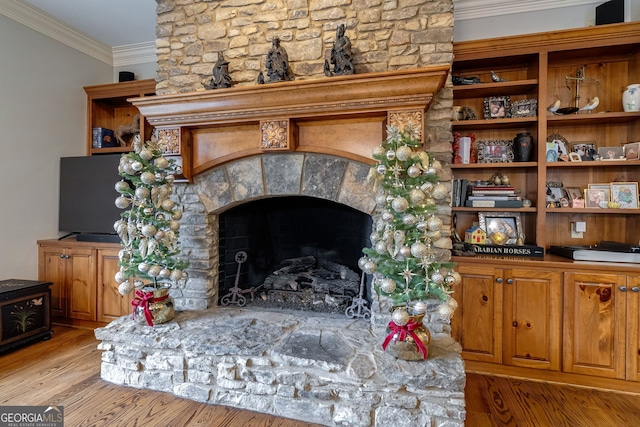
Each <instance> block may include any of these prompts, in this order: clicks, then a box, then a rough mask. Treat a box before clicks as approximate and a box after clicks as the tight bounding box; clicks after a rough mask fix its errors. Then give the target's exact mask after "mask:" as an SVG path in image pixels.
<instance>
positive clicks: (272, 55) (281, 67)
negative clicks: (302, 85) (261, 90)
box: [258, 37, 295, 84]
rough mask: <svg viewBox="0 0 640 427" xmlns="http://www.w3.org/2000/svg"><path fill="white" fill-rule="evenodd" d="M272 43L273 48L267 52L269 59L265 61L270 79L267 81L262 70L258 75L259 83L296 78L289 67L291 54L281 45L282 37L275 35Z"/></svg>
mask: <svg viewBox="0 0 640 427" xmlns="http://www.w3.org/2000/svg"><path fill="white" fill-rule="evenodd" d="M271 43H272V46H271V49H269V52H267V59H266V60H265V62H264V65H265V67H266V68H267V76H268V77H269V80H268V81H265V79H264V76H263V74H262V72H261V73H260V75H259V76H258V84H263V83H275V82H286V81H291V80H295V76H294V75H293V73H292V72H291V70H290V69H289V55H287V51H286V50H285V49H284V47H282V46H280V38H278V37H274V38H273V40H271Z"/></svg>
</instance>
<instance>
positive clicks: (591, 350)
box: [563, 272, 627, 378]
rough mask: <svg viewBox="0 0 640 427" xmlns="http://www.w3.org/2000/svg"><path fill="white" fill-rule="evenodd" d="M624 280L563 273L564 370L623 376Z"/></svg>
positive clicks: (624, 330)
mask: <svg viewBox="0 0 640 427" xmlns="http://www.w3.org/2000/svg"><path fill="white" fill-rule="evenodd" d="M626 279H627V278H626V276H623V275H616V274H592V273H573V272H567V273H565V283H564V292H565V294H564V304H565V319H564V351H563V353H564V354H563V355H564V363H563V369H564V371H566V372H573V373H576V374H586V375H597V376H602V377H608V378H624V377H625V332H626V323H625V319H626V316H625V314H626V313H625V311H626V310H625V304H626V293H625V292H623V291H622V290H621V289H625V286H626Z"/></svg>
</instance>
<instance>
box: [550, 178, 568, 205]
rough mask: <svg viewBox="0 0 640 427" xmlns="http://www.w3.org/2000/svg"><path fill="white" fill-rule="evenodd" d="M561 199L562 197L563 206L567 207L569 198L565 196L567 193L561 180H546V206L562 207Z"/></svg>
mask: <svg viewBox="0 0 640 427" xmlns="http://www.w3.org/2000/svg"><path fill="white" fill-rule="evenodd" d="M563 199H564V204H565V205H566V206H564V207H568V206H569V199H568V197H567V194H566V191H565V189H564V185H563V184H562V182H557V181H552V182H547V190H546V200H545V202H546V204H547V207H555V208H559V207H563V206H562V204H563Z"/></svg>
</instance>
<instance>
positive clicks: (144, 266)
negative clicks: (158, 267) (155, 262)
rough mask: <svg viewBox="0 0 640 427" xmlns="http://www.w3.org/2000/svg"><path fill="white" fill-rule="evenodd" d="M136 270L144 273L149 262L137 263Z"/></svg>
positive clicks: (147, 269)
mask: <svg viewBox="0 0 640 427" xmlns="http://www.w3.org/2000/svg"><path fill="white" fill-rule="evenodd" d="M138 270H140V271H142V272H143V273H146V272H147V271H149V264H147V263H146V262H141V263H140V264H138Z"/></svg>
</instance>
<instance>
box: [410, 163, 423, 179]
mask: <svg viewBox="0 0 640 427" xmlns="http://www.w3.org/2000/svg"><path fill="white" fill-rule="evenodd" d="M421 173H422V171H421V170H420V168H419V167H417V166H415V165H413V166H409V168H408V169H407V175H409V176H410V177H411V178H417V177H419V176H420V174H421Z"/></svg>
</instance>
